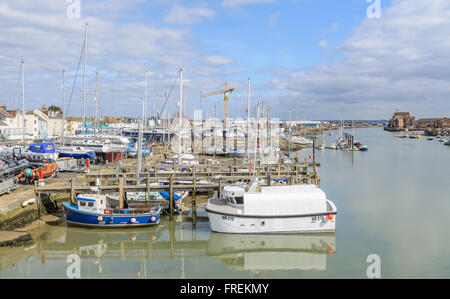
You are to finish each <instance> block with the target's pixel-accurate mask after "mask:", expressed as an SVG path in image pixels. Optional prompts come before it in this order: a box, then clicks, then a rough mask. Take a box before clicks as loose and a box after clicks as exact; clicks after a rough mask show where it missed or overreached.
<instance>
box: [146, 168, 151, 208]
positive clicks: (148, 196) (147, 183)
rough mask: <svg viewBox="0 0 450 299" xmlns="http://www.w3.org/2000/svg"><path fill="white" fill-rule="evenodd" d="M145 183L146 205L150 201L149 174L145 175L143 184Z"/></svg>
mask: <svg viewBox="0 0 450 299" xmlns="http://www.w3.org/2000/svg"><path fill="white" fill-rule="evenodd" d="M145 183H146V185H147V186H146V187H147V190H146V191H147V192H146V193H145V201H146V202H145V204H147V203H148V202H149V201H150V174H149V173H147V181H146V182H145Z"/></svg>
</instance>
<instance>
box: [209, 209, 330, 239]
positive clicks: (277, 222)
mask: <svg viewBox="0 0 450 299" xmlns="http://www.w3.org/2000/svg"><path fill="white" fill-rule="evenodd" d="M207 212H208V217H209V221H210V224H211V230H212V231H213V232H219V233H230V234H263V233H330V232H334V231H335V226H336V214H335V213H333V214H332V220H330V219H328V215H329V214H327V213H324V214H317V215H305V216H302V215H299V216H280V217H267V216H266V217H264V216H258V217H251V216H240V215H226V214H221V213H220V212H215V211H211V210H207Z"/></svg>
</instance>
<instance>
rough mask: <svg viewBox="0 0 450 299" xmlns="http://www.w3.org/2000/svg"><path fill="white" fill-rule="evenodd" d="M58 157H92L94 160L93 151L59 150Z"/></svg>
mask: <svg viewBox="0 0 450 299" xmlns="http://www.w3.org/2000/svg"><path fill="white" fill-rule="evenodd" d="M59 157H62V158H74V159H93V160H95V158H96V157H95V153H94V152H92V151H90V152H84V153H75V152H59Z"/></svg>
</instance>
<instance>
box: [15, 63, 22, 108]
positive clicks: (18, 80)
mask: <svg viewBox="0 0 450 299" xmlns="http://www.w3.org/2000/svg"><path fill="white" fill-rule="evenodd" d="M20 75H21V69H20V68H19V74H18V76H17V81H16V82H17V85H16V90H15V91H14V98H15V97H16V94H18V93H19V92H18V91H19V82H20V80H21V79H20V77H21V76H20ZM20 100H21V97H20V96H19V97H17V106H16V107H17V111H19V109H20ZM16 107H14V108H16Z"/></svg>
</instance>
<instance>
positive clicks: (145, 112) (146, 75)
mask: <svg viewBox="0 0 450 299" xmlns="http://www.w3.org/2000/svg"><path fill="white" fill-rule="evenodd" d="M147 86H148V71H146V72H145V92H144V104H143V105H144V119H143V122H144V123H143V126H144V128H145V127H146V126H147V125H146V119H147V88H148V87H147Z"/></svg>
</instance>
